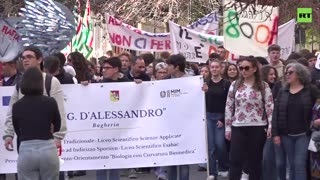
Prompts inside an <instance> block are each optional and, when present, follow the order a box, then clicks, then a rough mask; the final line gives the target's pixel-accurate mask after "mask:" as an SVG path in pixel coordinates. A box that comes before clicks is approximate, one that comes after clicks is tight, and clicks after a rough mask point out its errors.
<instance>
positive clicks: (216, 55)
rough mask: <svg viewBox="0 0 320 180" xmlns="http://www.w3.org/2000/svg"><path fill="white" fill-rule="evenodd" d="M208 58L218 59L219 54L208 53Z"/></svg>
mask: <svg viewBox="0 0 320 180" xmlns="http://www.w3.org/2000/svg"><path fill="white" fill-rule="evenodd" d="M209 58H210V59H219V58H220V56H219V54H217V53H211V54H210V55H209Z"/></svg>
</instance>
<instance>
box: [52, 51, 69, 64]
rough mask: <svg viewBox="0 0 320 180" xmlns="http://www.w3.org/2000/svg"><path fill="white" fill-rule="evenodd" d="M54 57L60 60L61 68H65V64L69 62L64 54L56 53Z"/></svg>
mask: <svg viewBox="0 0 320 180" xmlns="http://www.w3.org/2000/svg"><path fill="white" fill-rule="evenodd" d="M53 55H54V56H56V57H57V58H58V59H59V62H60V67H63V66H64V64H65V63H66V61H67V59H66V57H65V56H64V54H62V53H61V52H59V53H54V54H53Z"/></svg>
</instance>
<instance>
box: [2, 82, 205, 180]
mask: <svg viewBox="0 0 320 180" xmlns="http://www.w3.org/2000/svg"><path fill="white" fill-rule="evenodd" d="M202 84H203V79H202V77H200V76H194V77H189V78H179V79H171V80H164V81H154V82H144V83H142V84H139V85H137V84H135V83H133V82H128V83H107V84H103V83H102V84H90V85H88V86H86V87H83V86H81V85H64V86H63V92H64V94H65V96H64V97H65V109H66V121H67V128H68V132H67V135H66V137H65V138H64V139H63V141H62V156H61V159H62V160H63V161H64V163H63V164H62V165H61V170H62V171H69V170H90V169H92V170H94V169H117V168H120V169H121V168H134V167H153V166H171V165H181V164H198V163H204V162H206V159H207V153H206V138H205V123H206V122H205V121H203V119H204V118H205V117H204V115H205V106H204V104H205V102H204V92H203V91H202V90H201V87H202ZM14 88H15V87H13V86H12V87H2V88H0V95H1V96H2V97H1V96H0V105H2V106H0V129H2V130H3V129H4V121H5V116H6V112H7V110H8V103H9V98H10V96H11V94H12V92H13V91H14ZM128 89H130V93H127V92H128ZM142 91H143V96H141V92H142ZM84 94H85V96H83V95H84ZM92 97H96V98H92ZM84 102H85V103H84ZM185 107H192V108H193V111H190V110H189V109H188V108H185ZM181 114H183V116H181ZM185 117H188V122H187V123H186V120H185ZM190 132H192V133H190ZM3 135H4V131H0V137H3ZM3 144H4V143H2V144H1V146H0V173H1V174H2V173H14V172H16V168H17V164H16V162H17V152H16V151H7V150H6V149H5V147H4V145H3ZM14 147H15V150H16V147H17V146H16V145H14ZM124 162H125V163H124Z"/></svg>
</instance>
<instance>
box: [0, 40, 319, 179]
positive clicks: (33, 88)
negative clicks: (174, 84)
mask: <svg viewBox="0 0 320 180" xmlns="http://www.w3.org/2000/svg"><path fill="white" fill-rule="evenodd" d="M280 52H281V47H279V46H278V45H271V46H270V47H269V48H268V57H267V58H264V57H254V56H249V57H240V58H239V59H238V60H237V61H235V62H234V63H232V62H229V61H228V60H226V59H225V58H226V49H224V47H223V46H219V47H218V48H217V52H216V53H212V54H210V56H209V59H208V61H207V63H202V64H199V63H189V62H187V60H186V58H185V57H184V56H182V55H180V54H173V55H171V54H170V53H169V52H162V53H160V57H161V58H159V59H156V58H155V56H154V55H153V54H152V53H144V54H141V55H139V56H133V55H132V54H131V53H130V52H122V53H120V54H119V55H116V54H114V53H113V52H112V51H108V53H107V55H106V56H103V57H100V58H92V59H90V60H86V58H85V57H84V56H83V55H82V54H81V53H79V52H72V53H70V54H69V55H68V56H67V57H65V56H64V55H63V54H61V53H56V54H52V55H50V56H48V57H43V55H42V52H41V51H40V50H39V49H38V48H37V47H34V46H29V47H25V49H24V50H23V52H22V53H21V55H19V56H18V57H17V58H15V59H13V60H12V61H9V62H5V63H1V79H0V86H15V87H16V88H15V90H14V92H13V95H12V97H11V100H10V104H9V110H8V114H7V116H6V119H5V129H4V132H5V136H4V137H3V139H4V141H5V148H6V149H7V150H12V149H13V148H14V147H13V144H14V143H13V138H14V134H17V137H16V140H17V146H18V147H17V148H18V153H19V156H18V166H17V168H18V173H17V175H16V178H18V177H19V179H21V180H28V179H32V180H36V179H52V180H58V179H60V180H64V179H65V178H66V177H69V178H72V177H74V176H82V175H85V174H86V171H75V172H60V173H59V159H58V154H57V151H56V150H57V148H61V140H62V139H63V138H64V136H65V134H66V133H67V126H66V119H65V110H64V101H63V90H62V87H61V84H82V85H85V86H86V85H89V84H90V83H119V82H135V83H143V81H156V80H166V79H171V78H185V77H190V76H194V75H202V76H203V79H204V84H203V87H202V90H203V91H204V92H205V98H206V117H207V141H208V142H207V143H208V163H207V164H199V171H208V175H209V176H208V179H218V177H229V179H230V180H246V179H250V180H261V179H263V180H286V179H290V180H307V179H320V168H318V167H317V166H313V164H317V163H318V162H320V155H319V153H318V152H311V151H308V146H309V142H310V140H311V139H312V140H313V142H315V146H316V147H317V148H320V145H319V142H320V135H317V133H319V134H320V131H319V130H320V104H319V103H320V91H319V88H320V66H318V67H317V66H316V59H317V58H316V56H315V54H314V53H312V52H310V51H308V50H301V51H300V52H298V53H295V52H294V53H292V54H291V55H290V56H289V57H288V59H286V60H282V59H280ZM319 63H320V62H319ZM32 109H41V111H37V112H38V113H37V114H35V113H34V112H33V111H32ZM48 161H50V162H51V163H47V162H48ZM137 170H141V169H137V168H132V169H129V170H126V171H127V172H128V173H127V176H128V177H129V178H130V179H136V178H139V177H138V175H137ZM154 171H155V176H156V177H155V179H158V180H167V179H168V180H177V179H179V180H188V179H189V165H180V166H170V167H157V168H154ZM121 173H122V171H120V170H118V169H111V170H97V171H96V179H97V180H106V179H110V180H119V179H120V175H121ZM3 179H5V175H4V174H2V175H0V180H3Z"/></svg>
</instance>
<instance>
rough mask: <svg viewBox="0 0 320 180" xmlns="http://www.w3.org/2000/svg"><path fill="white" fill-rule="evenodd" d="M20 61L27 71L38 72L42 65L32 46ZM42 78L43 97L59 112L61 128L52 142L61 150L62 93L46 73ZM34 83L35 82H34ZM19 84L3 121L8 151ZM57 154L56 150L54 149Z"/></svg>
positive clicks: (53, 79) (64, 121) (41, 58)
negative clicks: (48, 98)
mask: <svg viewBox="0 0 320 180" xmlns="http://www.w3.org/2000/svg"><path fill="white" fill-rule="evenodd" d="M21 60H22V63H23V67H24V69H25V70H27V69H28V68H30V67H36V68H38V69H39V70H40V66H41V64H42V63H43V62H42V61H43V57H42V52H41V51H40V50H39V48H37V47H34V46H27V47H25V48H24V50H23V53H22V55H21ZM42 76H43V79H44V80H43V82H42V84H43V89H44V90H43V91H42V93H43V95H45V96H50V97H52V98H54V99H55V101H56V102H57V104H58V109H59V112H60V119H61V127H60V131H59V132H55V133H54V134H53V136H54V142H55V144H56V147H57V148H61V140H62V139H63V138H64V136H65V134H66V120H65V110H64V100H63V91H62V87H61V85H60V83H59V81H58V80H57V79H56V78H55V77H52V76H50V75H47V74H46V73H42ZM34 81H35V80H34ZM20 87H21V86H20V82H17V85H16V88H15V89H14V92H13V95H12V96H11V100H10V104H9V108H8V112H7V116H6V121H5V129H4V136H3V139H4V140H5V148H6V149H7V150H9V151H11V150H12V148H13V137H14V128H13V124H12V115H13V114H12V106H13V104H15V103H16V102H17V101H18V100H19V99H21V98H22V97H23V94H22V93H21V88H20ZM20 142H21V140H20V137H19V136H17V149H18V150H19V145H20ZM56 152H57V149H56Z"/></svg>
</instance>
